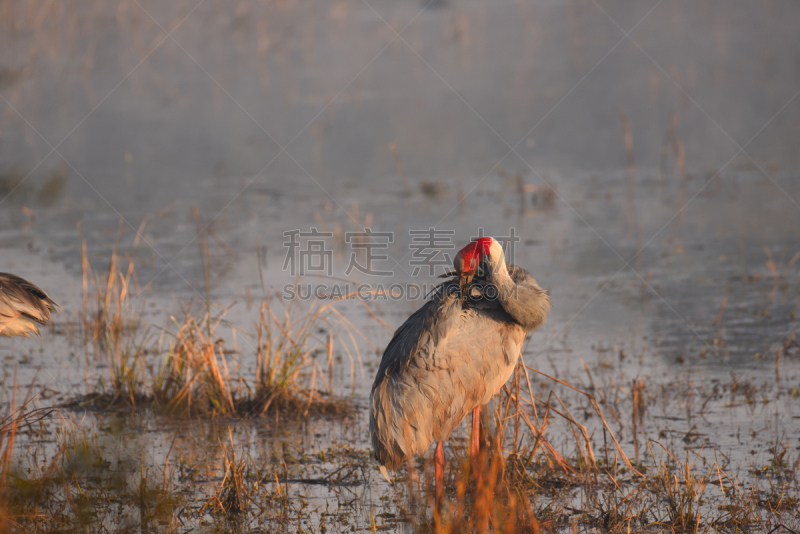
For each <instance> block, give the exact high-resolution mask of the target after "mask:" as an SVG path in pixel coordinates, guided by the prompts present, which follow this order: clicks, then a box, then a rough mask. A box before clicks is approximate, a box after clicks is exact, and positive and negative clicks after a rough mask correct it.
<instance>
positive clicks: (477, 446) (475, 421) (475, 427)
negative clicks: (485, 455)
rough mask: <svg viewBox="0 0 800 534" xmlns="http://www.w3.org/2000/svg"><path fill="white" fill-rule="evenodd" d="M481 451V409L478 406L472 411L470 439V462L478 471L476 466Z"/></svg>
mask: <svg viewBox="0 0 800 534" xmlns="http://www.w3.org/2000/svg"><path fill="white" fill-rule="evenodd" d="M480 450H481V407H480V406H476V407H475V409H473V410H472V436H471V439H470V449H469V460H470V463H471V464H473V469H477V466H476V465H474V464H475V462H476V461H477V460H478V454H479V453H480Z"/></svg>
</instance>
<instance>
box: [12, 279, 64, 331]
mask: <svg viewBox="0 0 800 534" xmlns="http://www.w3.org/2000/svg"><path fill="white" fill-rule="evenodd" d="M57 309H58V304H56V303H55V301H53V299H51V298H50V297H48V296H47V293H45V292H44V291H42V290H41V289H39V288H38V287H36V286H35V285H33V284H32V283H30V282H28V281H27V280H25V279H24V278H20V277H19V276H17V275H15V274H9V273H0V336H7V337H11V336H25V337H30V336H31V335H33V334H37V335H38V334H39V325H47V324H50V312H53V311H56V310H57Z"/></svg>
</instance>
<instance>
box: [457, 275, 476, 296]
mask: <svg viewBox="0 0 800 534" xmlns="http://www.w3.org/2000/svg"><path fill="white" fill-rule="evenodd" d="M474 276H475V273H474V272H471V273H463V274H462V275H461V276H459V277H458V286H459V294H460V295H461V300H462V301H463V300H466V298H467V295H469V285H470V284H471V283H472V278H473V277H474Z"/></svg>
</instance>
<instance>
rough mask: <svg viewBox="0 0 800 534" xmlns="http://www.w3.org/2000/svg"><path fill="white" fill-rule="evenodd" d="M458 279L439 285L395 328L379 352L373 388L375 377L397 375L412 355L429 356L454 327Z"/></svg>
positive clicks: (458, 306)
mask: <svg viewBox="0 0 800 534" xmlns="http://www.w3.org/2000/svg"><path fill="white" fill-rule="evenodd" d="M457 290H458V282H457V281H454V280H450V281H448V282H445V283H443V284H441V285H440V286H439V287H437V289H436V290H434V292H433V297H432V298H431V300H429V301H428V302H426V303H425V304H424V305H423V306H422V307H421V308H420V309H418V310H417V311H415V312H414V313H413V314H412V315H411V317H409V318H408V319H406V322H404V323H403V324H402V325H401V326H400V328H398V329H397V330H396V331H395V333H394V336H393V337H392V340H391V341H390V342H389V345H387V346H386V350H385V351H384V352H383V357H382V358H381V364H380V367H379V368H378V374H377V377H376V379H375V384H373V389H375V386H376V385H377V384H378V382H379V380H380V379H382V378H384V377H386V376H390V375H394V374H397V373H398V372H400V371H401V370H402V369H403V368H405V367H408V365H409V364H410V363H411V362H412V360H414V359H415V358H423V359H427V358H430V357H432V356H433V354H434V352H435V349H436V347H437V345H439V344H440V343H441V342H442V341H443V340H444V339H445V338H447V336H448V334H450V333H451V332H452V331H453V330H455V328H456V327H457V326H458V318H459V315H460V314H461V310H462V302H461V300H460V299H459V298H458V291H457Z"/></svg>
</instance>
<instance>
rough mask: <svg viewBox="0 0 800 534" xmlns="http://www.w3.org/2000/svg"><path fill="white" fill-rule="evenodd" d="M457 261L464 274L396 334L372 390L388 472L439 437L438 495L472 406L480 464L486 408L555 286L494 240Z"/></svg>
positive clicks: (374, 421)
mask: <svg viewBox="0 0 800 534" xmlns="http://www.w3.org/2000/svg"><path fill="white" fill-rule="evenodd" d="M453 267H454V269H455V271H453V272H451V273H448V275H456V276H453V277H452V278H451V279H449V280H448V281H446V282H444V283H443V284H441V285H440V286H439V287H438V288H437V290H436V291H435V292H434V293H433V297H432V298H431V299H430V300H428V302H426V303H425V304H424V305H423V306H422V307H421V308H420V309H419V310H417V311H416V312H415V313H414V314H413V315H411V317H409V318H408V320H406V322H405V323H403V325H402V326H400V328H398V329H397V331H395V333H394V337H393V338H392V340H391V341H390V342H389V345H388V346H387V347H386V350H385V351H384V353H383V357H382V359H381V364H380V367H379V369H378V374H377V376H376V377H375V383H374V384H373V385H372V392H371V394H370V413H369V433H370V438H371V440H372V447H373V449H374V452H375V458H376V459H377V460H378V463H379V464H380V467H381V472H382V473H383V474H384V476H386V477H387V479H388V474H387V470H392V471H393V470H395V469H397V468H398V467H399V466H400V465H401V464H402V463H403V462H404V461H406V460H407V459H408V458H410V457H411V455H413V454H421V453H423V452H425V451H426V450H427V449H428V447H429V446H430V444H431V443H432V442H433V441H436V442H437V445H436V452H435V455H434V464H435V485H436V499H437V502H438V501H439V500H440V497H441V494H442V488H443V470H444V449H443V443H444V441H445V440H446V439H447V438H448V436H450V433H451V432H452V431H453V429H455V428H456V427H457V426H458V425H459V424H460V423H461V422H462V421H463V420H464V418H465V417H466V415H467V414H468V413H470V412H471V413H472V432H471V439H470V457H471V459H472V460H473V461H474V459H475V458H476V457H477V455H478V451H479V447H480V441H479V436H480V407H481V406H482V405H484V404H486V403H488V402H489V400H490V399H491V398H492V397H493V396H494V394H495V393H497V392H498V391H499V390H500V388H502V387H503V385H504V384H505V383H506V382H507V381H508V379H509V378H510V377H511V374H512V373H513V371H514V368H515V367H516V365H517V361H518V360H519V357H520V353H521V351H522V346H523V343H524V341H525V337H526V336H527V334H528V333H529V332H531V331H533V330H535V329H536V328H537V327H539V326H540V325H541V324H542V323H544V322H545V320H546V319H547V314H548V312H549V311H550V297H549V296H548V294H547V292H546V291H545V290H543V289H542V288H540V287H539V285H538V284H537V283H536V280H534V279H533V277H532V276H531V275H530V273H528V271H526V270H525V269H523V268H521V267H518V266H516V265H511V264H506V261H505V254H504V252H503V247H502V246H501V245H500V243H499V242H498V241H497V240H495V239H493V238H491V237H483V238H480V239H478V240H476V241H473V242H472V243H470V244H469V245H467V246H466V247H464V248H463V249H461V250H460V251H459V252H458V253H457V254H456V256H455V258H454V260H453ZM479 267H480V269H479ZM446 276H447V275H446Z"/></svg>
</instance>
